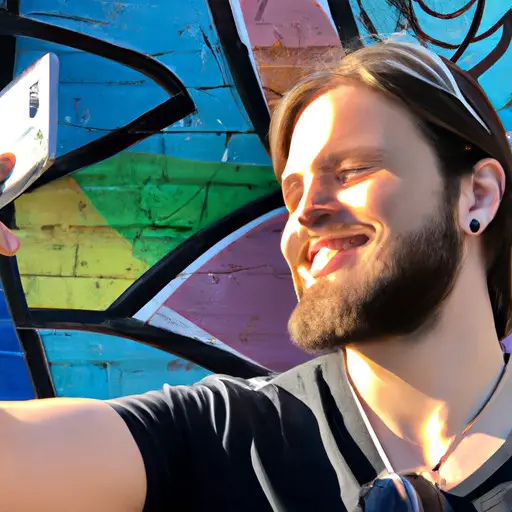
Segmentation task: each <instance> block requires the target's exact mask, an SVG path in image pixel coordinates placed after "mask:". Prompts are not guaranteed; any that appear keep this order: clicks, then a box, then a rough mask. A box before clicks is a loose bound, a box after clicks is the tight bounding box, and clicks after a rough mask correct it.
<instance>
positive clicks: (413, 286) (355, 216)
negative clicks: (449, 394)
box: [281, 85, 462, 352]
mask: <svg viewBox="0 0 512 512" xmlns="http://www.w3.org/2000/svg"><path fill="white" fill-rule="evenodd" d="M282 188H283V196H284V199H285V203H286V206H287V208H288V211H289V219H288V222H287V224H286V227H285V230H284V233H283V237H282V243H281V249H282V251H283V254H284V256H285V258H286V260H287V262H288V264H289V266H290V269H291V271H292V277H293V281H294V286H295V289H296V292H297V295H298V297H299V304H298V305H297V307H296V309H295V310H294V312H293V313H292V316H291V318H290V322H289V331H290V334H291V337H292V339H293V340H294V341H295V342H296V343H297V344H298V345H299V346H300V347H301V348H303V349H304V350H307V351H311V352H315V351H322V350H325V349H333V348H337V347H342V346H344V345H347V344H349V343H351V342H354V343H355V342H362V341H375V340H378V339H384V338H389V337H392V336H397V335H404V334H409V333H412V332H414V331H416V330H417V329H419V328H420V327H421V326H423V325H426V324H427V322H428V321H429V320H431V319H433V318H434V317H435V313H436V311H437V309H438V306H439V305H440V303H441V302H442V301H443V299H444V298H445V297H446V296H447V294H448V293H449V291H450V289H451V287H452V285H453V283H454V280H455V278H456V275H457V271H458V269H459V266H460V261H461V253H462V242H461V237H460V234H459V231H458V228H457V224H456V218H455V213H454V212H455V210H456V208H455V204H454V203H455V201H454V200H453V199H452V198H449V197H448V194H447V193H446V192H445V183H444V180H443V178H442V176H441V174H440V172H439V170H438V165H437V161H436V156H435V153H434V151H433V150H432V148H431V147H430V145H429V144H428V142H427V141H426V139H425V138H424V137H423V135H422V134H421V132H420V130H419V128H418V127H417V126H416V124H415V122H414V120H413V118H412V116H410V115H409V114H408V113H407V112H406V111H405V110H404V109H403V108H401V107H400V106H398V105H397V104H395V103H393V102H391V101H389V100H388V99H386V98H385V97H383V96H382V95H380V94H377V93H375V92H373V91H371V90H369V89H367V88H365V87H357V86H348V85H347V86H341V87H339V88H337V89H335V90H332V91H330V92H328V93H326V94H323V95H321V96H319V97H318V98H317V99H315V100H314V101H313V102H312V103H310V104H309V106H308V107H307V108H306V109H305V110H304V112H303V113H302V115H301V116H300V118H299V120H298V121H297V124H296V127H295V130H294V133H293V137H292V142H291V147H290V154H289V158H288V161H287V165H286V168H285V170H284V172H283V175H282Z"/></svg>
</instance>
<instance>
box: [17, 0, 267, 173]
mask: <svg viewBox="0 0 512 512" xmlns="http://www.w3.org/2000/svg"><path fill="white" fill-rule="evenodd" d="M20 14H22V15H24V16H27V17H31V18H34V19H38V20H40V21H45V22H48V23H52V24H55V25H60V26H64V27H66V28H68V29H72V30H76V31H78V32H83V33H87V34H90V35H93V36H95V37H98V38H100V39H103V40H107V41H110V42H113V43H116V44H120V45H122V46H125V47H128V48H132V49H135V50H138V51H141V52H142V53H145V54H149V55H152V56H154V57H155V58H157V59H158V60H160V61H161V62H162V63H164V64H165V65H166V66H168V67H169V68H170V69H172V70H173V71H174V72H175V73H176V75H177V76H178V78H179V79H180V80H182V81H183V83H184V84H185V85H186V87H187V89H188V90H189V92H190V95H191V96H192V98H193V99H194V101H195V102H196V105H197V108H198V112H197V114H193V115H191V116H189V117H188V118H187V119H184V120H182V121H180V122H178V123H176V124H175V125H173V126H172V127H170V128H169V131H170V132H171V134H169V135H159V136H158V142H157V143H156V144H153V143H151V145H152V147H153V151H154V150H155V149H156V151H155V152H156V154H167V155H170V156H176V157H178V158H186V159H194V160H196V161H197V160H199V161H209V162H218V161H220V160H222V159H223V158H224V160H223V161H228V162H236V163H248V162H251V163H255V164H259V165H260V164H262V163H263V164H269V158H268V156H267V155H266V154H265V151H264V149H263V147H262V145H261V142H260V141H259V139H258V138H257V136H256V135H255V134H254V133H253V127H252V124H251V122H250V120H249V118H248V116H247V113H246V111H245V109H244V107H243V104H242V101H241V99H240V97H239V94H238V92H237V90H236V87H234V85H233V79H232V76H231V73H230V71H229V67H228V65H227V63H226V60H225V58H224V55H223V52H222V50H221V47H220V43H219V39H218V36H217V33H216V31H215V29H214V28H213V26H212V21H211V18H210V13H209V9H208V6H207V3H206V1H205V0H188V1H187V2H183V1H181V0H169V1H168V2H160V3H156V4H155V3H154V2H150V1H149V0H145V1H144V0H142V1H139V2H137V3H131V2H123V3H116V2H112V3H107V2H61V1H60V0H21V1H20ZM76 18H79V19H78V20H77V19H76ZM50 50H51V51H54V52H55V53H57V54H58V55H59V58H60V61H61V81H60V91H59V123H60V126H59V154H63V153H65V152H68V151H71V150H73V149H76V148H78V147H80V146H83V145H84V144H86V143H87V142H90V141H92V140H95V139H97V138H98V137H100V136H101V135H103V134H104V133H105V130H110V129H113V128H117V127H118V126H121V125H123V124H126V123H127V122H129V121H131V120H133V119H134V118H136V117H138V116H140V115H141V114H142V113H144V112H146V111H147V110H149V109H151V108H153V107H155V106H156V105H158V104H159V103H161V102H162V101H163V100H165V99H166V98H167V95H166V93H165V92H164V91H163V90H162V89H161V88H160V87H159V86H157V85H155V84H154V83H153V82H152V81H151V80H148V79H147V78H146V77H145V76H143V75H141V74H139V73H137V72H135V71H133V70H131V69H129V68H127V67H125V66H122V65H120V64H116V63H112V62H110V61H108V60H106V59H103V58H100V57H96V56H94V55H90V54H85V53H82V52H78V51H76V50H72V49H71V48H68V47H63V46H57V45H50V44H48V43H43V42H41V41H37V40H31V39H26V38H19V39H18V43H17V61H16V72H17V73H19V72H21V71H22V70H23V69H25V68H26V67H27V66H28V65H30V64H31V63H33V62H34V61H35V60H36V59H37V58H38V57H39V56H41V55H42V54H44V53H45V52H47V51H50ZM205 132H206V133H205ZM226 134H230V135H231V134H233V137H232V138H231V140H230V142H229V148H228V149H229V150H228V152H227V154H225V149H226V140H225V139H226ZM239 134H240V136H239ZM176 135H178V137H183V138H184V139H186V138H187V137H190V144H179V143H174V142H173V141H176V140H178V141H179V140H180V138H178V139H176ZM196 136H198V137H199V139H198V140H197V141H196V140H195V137H196ZM169 139H172V140H171V141H170V143H167V141H168V140H169ZM181 140H183V139H181ZM139 150H140V149H139Z"/></svg>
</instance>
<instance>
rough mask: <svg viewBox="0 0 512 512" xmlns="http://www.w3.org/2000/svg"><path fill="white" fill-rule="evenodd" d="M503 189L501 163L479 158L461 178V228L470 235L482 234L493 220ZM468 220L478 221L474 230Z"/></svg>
mask: <svg viewBox="0 0 512 512" xmlns="http://www.w3.org/2000/svg"><path fill="white" fill-rule="evenodd" d="M504 190H505V171H504V170H503V167H502V165H501V164H500V163H499V162H498V161H497V160H495V159H494V158H485V159H483V160H480V161H479V162H478V163H477V164H476V165H475V166H474V167H473V173H472V174H471V175H470V176H468V178H467V179H464V180H463V181H462V190H461V197H460V202H459V219H460V223H461V228H462V229H463V231H465V232H466V233H467V234H468V235H472V236H474V235H479V234H480V233H482V232H483V231H484V230H485V229H486V228H487V226H488V225H489V224H490V223H491V221H492V219H494V217H495V215H496V212H497V211H498V208H499V206H500V203H501V198H502V197H503V192H504ZM472 221H477V222H478V224H479V225H480V227H479V229H478V230H472V229H471V228H470V225H471V222H472ZM473 224H475V222H473Z"/></svg>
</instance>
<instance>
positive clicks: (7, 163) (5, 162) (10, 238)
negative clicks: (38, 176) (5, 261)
mask: <svg viewBox="0 0 512 512" xmlns="http://www.w3.org/2000/svg"><path fill="white" fill-rule="evenodd" d="M15 163H16V157H15V156H14V155H13V154H12V153H4V154H3V155H0V182H2V181H3V180H4V179H5V178H7V176H9V174H10V173H11V171H12V168H13V167H14V164H15ZM19 248H20V240H19V238H18V237H17V236H16V235H15V234H14V233H13V232H12V231H11V230H10V229H9V228H7V226H5V225H4V224H2V223H1V222H0V254H1V255H2V256H14V255H15V254H16V253H17V252H18V249H19Z"/></svg>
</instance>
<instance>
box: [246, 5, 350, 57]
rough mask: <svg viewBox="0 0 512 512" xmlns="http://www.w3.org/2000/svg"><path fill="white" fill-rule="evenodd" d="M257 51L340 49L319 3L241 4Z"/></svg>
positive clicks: (335, 35) (328, 17)
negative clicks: (260, 48) (261, 49)
mask: <svg viewBox="0 0 512 512" xmlns="http://www.w3.org/2000/svg"><path fill="white" fill-rule="evenodd" d="M240 5H241V7H242V13H243V16H244V20H245V23H246V26H247V30H248V32H249V37H250V40H251V45H252V46H253V47H259V46H263V47H269V46H273V45H275V44H276V41H278V42H279V43H280V44H281V45H283V46H286V47H291V48H307V47H309V46H334V47H337V46H340V40H339V38H338V34H337V33H336V30H335V29H334V27H333V25H332V22H331V20H330V16H329V15H328V14H327V13H326V12H325V11H324V10H323V8H322V7H321V6H320V5H319V3H318V2H316V1H315V0H263V1H261V0H240Z"/></svg>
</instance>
